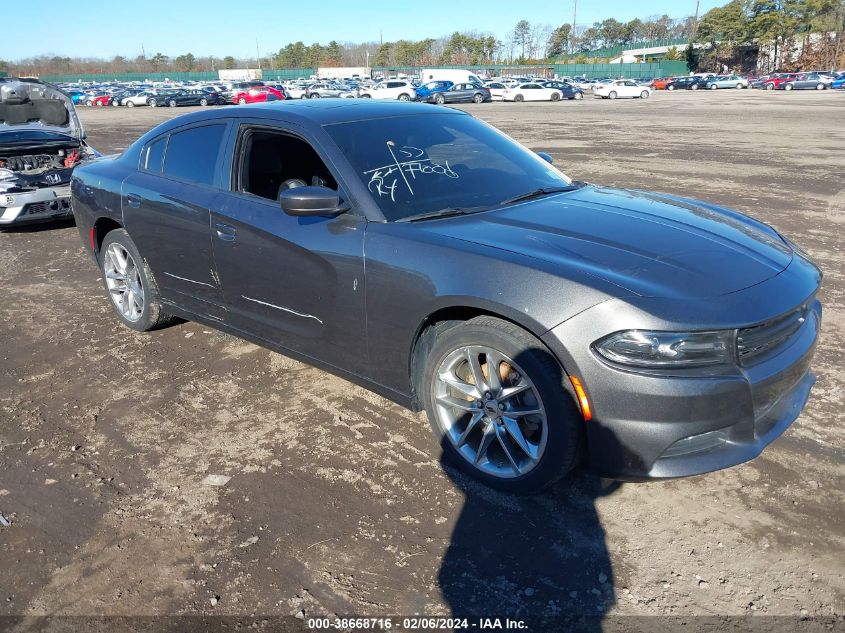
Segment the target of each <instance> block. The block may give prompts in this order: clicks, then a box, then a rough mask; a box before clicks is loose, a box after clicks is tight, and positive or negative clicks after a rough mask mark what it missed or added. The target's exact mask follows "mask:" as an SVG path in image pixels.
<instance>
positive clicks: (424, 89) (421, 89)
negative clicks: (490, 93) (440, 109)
mask: <svg viewBox="0 0 845 633" xmlns="http://www.w3.org/2000/svg"><path fill="white" fill-rule="evenodd" d="M454 85H455V82H453V81H446V80H439V81H429V82H428V83H424V84H423V85H422V86H418V87H417V88H416V92H417V98H418V99H419V100H420V101H427V100H428V98H429V97H430V96H432V95H433V94H434V93H435V92H445V91H446V90H448V89H449V88H451V87H452V86H454ZM488 85H489V84H488Z"/></svg>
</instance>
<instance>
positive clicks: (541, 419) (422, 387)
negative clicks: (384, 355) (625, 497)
mask: <svg viewBox="0 0 845 633" xmlns="http://www.w3.org/2000/svg"><path fill="white" fill-rule="evenodd" d="M426 336H427V340H426V344H425V345H421V346H420V348H419V349H421V350H423V349H427V350H428V351H427V353H426V357H425V358H423V359H419V360H421V361H422V363H421V366H422V368H423V369H422V373H421V375H420V380H419V382H420V384H419V385H418V386H417V387H418V393H420V394H421V396H422V399H423V402H424V405H425V410H426V413H427V414H428V419H429V422H430V423H431V427H432V430H433V432H434V435H435V437H436V438H437V440H438V441H439V442H440V444H441V447H442V449H443V462H444V464H449V465H451V466H454V467H455V468H457V469H459V470H462V471H463V472H465V473H467V474H469V475H470V476H471V477H473V478H474V479H476V480H478V481H480V482H482V483H484V484H486V485H488V486H490V487H491V488H496V489H498V490H503V491H506V492H511V493H517V494H533V493H536V492H539V491H540V490H542V489H543V488H545V487H547V486H549V485H550V484H552V483H554V482H555V481H557V480H558V479H560V478H561V477H563V476H564V475H566V474H567V473H569V472H570V471H571V470H572V469H573V468H574V467H575V465H576V463H577V462H578V458H579V456H580V452H581V451H580V448H581V442H582V438H581V429H582V425H583V420H582V418H581V416H580V414H579V411H578V408H577V406H576V404H575V401H574V399H573V397H572V396H571V393H570V391H569V386H568V381H567V379H566V373H565V372H564V371H563V370H562V368H561V367H560V365H559V364H558V362H557V361H556V360H555V359H554V358H553V357H552V356H551V354H550V353H549V352H548V350H547V349H546V348H545V346H544V345H543V344H542V343H541V342H540V341H539V340H537V339H536V338H534V337H533V336H532V335H531V334H529V333H528V332H526V331H525V330H523V329H521V328H520V327H518V326H516V325H514V324H512V323H508V322H506V321H501V320H499V319H496V318H493V317H488V316H483V317H478V318H475V319H471V320H469V321H466V322H462V323H457V324H455V323H447V324H443V325H442V326H440V327H438V328H434V330H431V331H430V333H429V334H427V335H426ZM487 350H489V351H490V352H492V353H495V354H497V355H498V356H499V357H500V358H498V359H497V361H496V362H497V364H498V367H497V370H498V371H496V372H494V373H493V374H492V375H495V376H498V377H499V381H498V382H502V381H503V380H504V384H505V385H509V384H510V385H519V384H520V383H522V384H525V383H528V384H529V385H530V387H529V388H528V389H526V390H525V391H523V392H522V393H523V394H524V395H515V396H512V397H511V398H501V397H498V399H497V396H496V394H495V393H493V392H494V391H496V392H497V393H499V394H500V393H501V392H498V390H497V389H495V385H491V384H485V385H484V387H485V388H484V389H483V390H481V389H478V390H477V392H478V394H479V396H480V398H484V399H485V403H484V405H483V406H480V407H478V408H477V411H478V414H479V416H480V415H485V416H487V415H488V414H489V415H490V417H489V418H488V417H485V418H481V419H477V420H476V422H475V423H474V424H471V418H472V417H474V415H475V414H473V413H472V412H470V411H467V410H465V409H464V407H467V406H469V407H475V406H477V403H478V402H480V401H481V400H476V401H475V402H473V401H472V399H471V398H473V397H474V396H473V395H470V394H467V395H466V396H463V398H459V397H455V396H456V394H459V393H461V392H460V391H454V390H452V389H451V388H450V387H449V385H448V383H446V382H445V381H443V380H441V378H440V376H442V375H449V374H450V373H451V375H452V376H453V377H454V378H456V379H457V380H458V381H459V382H461V381H462V379H461V378H458V376H459V375H463V376H467V375H469V374H467V373H463V372H469V368H468V364H467V362H466V359H467V356H466V355H464V353H465V352H469V353H471V354H473V355H475V358H476V360H477V361H478V363H477V369H479V370H480V373H481V378H482V380H483V381H486V382H487V383H490V380H489V377H490V376H491V374H490V372H489V371H487V372H486V373H485V367H486V366H487V364H488V361H487V358H488V357H487V356H486V355H485V354H484V352H485V351H487ZM482 359H484V362H483V364H482V362H481V360H482ZM453 367H454V368H456V369H454V370H453V369H452V368H453ZM444 368H447V369H444ZM452 372H458V373H452ZM503 374H505V378H504V379H502V378H501V377H502V375H503ZM523 377H524V378H523ZM470 380H471V381H472V384H469V383H467V382H466V381H463V385H464V387H469V389H471V390H472V389H473V388H474V385H477V384H479V383H478V382H477V381H474V380H472V379H470ZM485 393H490V394H491V396H492V397H491V398H489V399H487V398H486V396H485V395H484V394H485ZM444 398H451V401H453V402H458V403H459V406H458V407H457V408H453V407H451V406H450V405H449V404H444V402H443V399H444ZM464 402H466V404H464ZM497 403H501V405H502V406H500V407H499V406H497ZM516 407H519V408H523V409H525V408H531V409H536V410H538V411H539V415H527V416H524V417H520V418H511V419H510V420H509V421H508V420H506V419H505V418H507V416H502V414H501V413H500V412H501V411H504V412H505V413H507V411H508V410H511V409H513V408H516ZM449 416H456V418H455V420H457V421H450V420H449V419H448V418H449ZM494 416H495V417H494ZM494 420H495V421H494ZM508 422H509V423H508ZM462 423H463V424H462ZM470 426H472V427H473V428H472V430H470V432H469V433H466V440H467V441H466V442H464V443H463V444H462V445H461V446H460V448H459V447H457V446H456V442H458V441H459V440H458V439H457V437H456V436H460V435H462V434H463V432H464V431H466V430H467V427H470ZM514 427H516V429H517V430H518V431H519V432H518V433H512V432H511V431H510V430H509V429H511V428H514ZM482 429H486V430H487V431H489V432H490V435H492V443H491V445H490V451H489V452H485V456H484V457H483V461H479V460H477V459H474V460H473V457H475V454H476V452H477V448H478V446H479V445H480V440H481V437H482V435H483V432H482ZM500 433H501V436H500V435H499V434H500ZM517 436H519V437H521V438H522V440H523V442H524V445H525V446H526V447H528V448H529V449H534V452H535V455H536V459H535V460H533V461H532V460H531V459H529V457H528V453H526V452H524V451H523V449H520V448H519V447H520V443H518V442H516V441H513V438H516V437H517ZM505 445H507V446H508V447H509V452H510V454H511V455H512V456H513V457H514V458H515V459H514V462H515V463H517V465H520V466H521V465H525V469H524V471H522V472H521V469H520V470H518V469H516V468H513V466H511V464H512V463H514V462H511V461H510V460H509V459H508V458H507V457H506V456H507V453H506V452H505ZM471 460H473V461H471ZM518 473H519V474H518Z"/></svg>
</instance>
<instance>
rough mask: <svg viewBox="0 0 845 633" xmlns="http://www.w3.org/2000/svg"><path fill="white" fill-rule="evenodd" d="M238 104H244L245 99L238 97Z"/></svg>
mask: <svg viewBox="0 0 845 633" xmlns="http://www.w3.org/2000/svg"><path fill="white" fill-rule="evenodd" d="M238 105H246V99H244V98H243V97H241V98H240V99H238Z"/></svg>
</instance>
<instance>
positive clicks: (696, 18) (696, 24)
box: [690, 0, 701, 39]
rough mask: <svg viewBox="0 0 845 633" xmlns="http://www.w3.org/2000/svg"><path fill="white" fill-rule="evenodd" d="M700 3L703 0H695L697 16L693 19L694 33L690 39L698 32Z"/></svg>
mask: <svg viewBox="0 0 845 633" xmlns="http://www.w3.org/2000/svg"><path fill="white" fill-rule="evenodd" d="M700 3H701V0H695V18H694V19H693V21H692V34H691V35H690V39H693V38H694V37H695V34H696V32H698V7H699V5H700Z"/></svg>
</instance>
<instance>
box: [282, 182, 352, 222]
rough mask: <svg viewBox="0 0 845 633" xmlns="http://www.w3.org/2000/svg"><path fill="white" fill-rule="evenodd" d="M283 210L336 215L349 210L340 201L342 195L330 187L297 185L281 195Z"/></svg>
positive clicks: (297, 214)
mask: <svg viewBox="0 0 845 633" xmlns="http://www.w3.org/2000/svg"><path fill="white" fill-rule="evenodd" d="M279 204H281V206H282V211H284V212H285V213H287V214H288V215H293V216H305V217H307V216H326V217H334V216H336V215H340V214H341V213H343V212H344V211H347V210H348V207H347V206H346V205H342V204H341V202H340V196H339V195H338V193H337V191H335V190H334V189H329V188H328V187H295V188H293V189H287V190H285V191H283V192H282V193H281V195H280V196H279Z"/></svg>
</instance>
